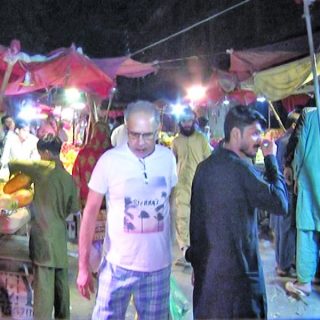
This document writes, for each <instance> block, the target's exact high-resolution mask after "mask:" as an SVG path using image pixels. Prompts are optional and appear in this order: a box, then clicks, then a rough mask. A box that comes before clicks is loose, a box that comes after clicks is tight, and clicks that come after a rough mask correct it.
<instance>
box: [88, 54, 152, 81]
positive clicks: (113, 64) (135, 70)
mask: <svg viewBox="0 0 320 320" xmlns="http://www.w3.org/2000/svg"><path fill="white" fill-rule="evenodd" d="M92 61H93V62H94V63H95V64H96V65H97V66H98V67H99V68H100V69H101V70H102V71H103V72H104V73H106V74H107V75H108V76H109V77H111V78H112V79H115V78H116V76H124V77H127V78H138V77H144V76H146V75H148V74H150V73H155V72H156V71H157V68H156V67H155V65H154V64H153V63H142V62H138V61H135V60H133V59H131V58H128V57H117V58H104V59H92Z"/></svg>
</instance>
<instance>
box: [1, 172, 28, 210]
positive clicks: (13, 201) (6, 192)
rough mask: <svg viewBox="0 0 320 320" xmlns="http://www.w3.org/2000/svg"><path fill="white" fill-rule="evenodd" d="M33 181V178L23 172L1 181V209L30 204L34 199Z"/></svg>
mask: <svg viewBox="0 0 320 320" xmlns="http://www.w3.org/2000/svg"><path fill="white" fill-rule="evenodd" d="M31 183H32V181H31V178H30V177H29V176H27V175H25V174H23V173H19V174H17V175H15V176H14V177H13V178H11V179H10V180H9V181H8V182H6V183H1V184H0V209H4V210H9V211H12V210H16V209H18V208H22V207H25V206H27V205H29V204H30V203H31V202H32V200H33V190H32V188H31Z"/></svg>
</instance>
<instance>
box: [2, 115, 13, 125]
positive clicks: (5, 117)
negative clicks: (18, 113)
mask: <svg viewBox="0 0 320 320" xmlns="http://www.w3.org/2000/svg"><path fill="white" fill-rule="evenodd" d="M9 118H11V116H9V115H8V114H6V115H5V116H3V117H2V118H1V124H2V125H4V123H5V122H6V120H7V119H9Z"/></svg>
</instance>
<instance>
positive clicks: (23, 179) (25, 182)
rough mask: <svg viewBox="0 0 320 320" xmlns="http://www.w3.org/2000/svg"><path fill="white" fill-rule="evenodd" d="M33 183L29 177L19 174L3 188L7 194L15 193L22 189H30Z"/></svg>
mask: <svg viewBox="0 0 320 320" xmlns="http://www.w3.org/2000/svg"><path fill="white" fill-rule="evenodd" d="M31 183H32V181H31V178H30V177H29V176H27V175H26V174H24V173H18V174H17V175H15V176H14V177H13V178H11V179H10V180H9V181H8V182H7V183H6V184H5V185H4V187H3V192H4V193H7V194H11V193H14V192H16V191H18V190H20V189H25V188H28V187H30V185H31Z"/></svg>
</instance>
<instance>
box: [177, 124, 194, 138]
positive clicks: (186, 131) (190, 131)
mask: <svg viewBox="0 0 320 320" xmlns="http://www.w3.org/2000/svg"><path fill="white" fill-rule="evenodd" d="M179 128H180V133H181V134H182V135H184V136H186V137H190V136H191V135H192V134H193V133H194V131H195V127H194V125H192V126H191V127H190V128H184V127H183V126H182V125H181V124H179Z"/></svg>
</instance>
